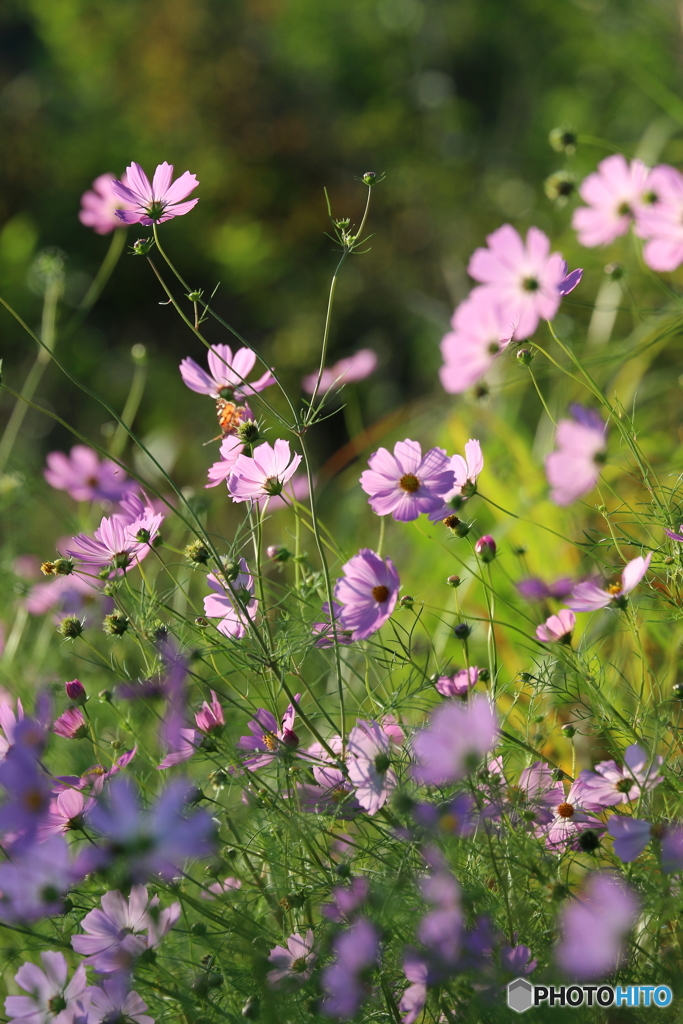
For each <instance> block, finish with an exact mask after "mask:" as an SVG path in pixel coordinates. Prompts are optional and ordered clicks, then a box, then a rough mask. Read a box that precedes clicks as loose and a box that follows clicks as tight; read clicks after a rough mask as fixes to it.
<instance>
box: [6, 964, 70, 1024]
mask: <svg viewBox="0 0 683 1024" xmlns="http://www.w3.org/2000/svg"><path fill="white" fill-rule="evenodd" d="M40 959H41V960H42V963H43V970H42V971H41V969H40V967H37V966H36V965H35V964H30V963H25V964H22V966H21V967H20V968H19V970H18V971H17V973H16V974H15V975H14V980H15V981H16V983H17V985H18V986H19V988H23V990H24V991H25V992H28V993H30V994H29V995H27V996H7V998H6V999H5V1013H6V1014H7V1016H8V1017H9V1018H10V1020H19V1021H23V1022H24V1024H73V1022H74V1020H79V1019H86V1016H87V1006H88V996H87V993H86V985H87V983H88V982H87V979H86V976H85V966H84V965H83V964H80V966H79V967H77V968H76V970H75V972H74V975H73V977H72V978H71V980H70V981H68V980H67V979H68V976H69V971H68V967H67V963H66V960H65V959H64V955H63V954H62V953H53V952H52V951H46V952H45V953H41V954H40ZM87 1019H88V1020H89V1019H90V1018H89V1017H87Z"/></svg>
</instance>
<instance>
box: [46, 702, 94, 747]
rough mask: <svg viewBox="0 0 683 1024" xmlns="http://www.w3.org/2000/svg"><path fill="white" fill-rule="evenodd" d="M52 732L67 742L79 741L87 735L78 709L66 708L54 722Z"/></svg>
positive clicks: (84, 723)
mask: <svg viewBox="0 0 683 1024" xmlns="http://www.w3.org/2000/svg"><path fill="white" fill-rule="evenodd" d="M52 731H53V732H55V733H57V735H58V736H63V737H64V739H67V740H80V739H82V738H83V737H84V736H87V734H88V724H87V722H86V720H85V717H84V715H83V712H82V711H81V709H80V708H68V709H67V710H66V711H65V712H64V714H63V715H60V716H59V718H58V719H57V720H56V721H55V723H54V725H53V726H52Z"/></svg>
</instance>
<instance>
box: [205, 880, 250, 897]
mask: <svg viewBox="0 0 683 1024" xmlns="http://www.w3.org/2000/svg"><path fill="white" fill-rule="evenodd" d="M241 888H242V883H241V882H240V880H239V878H232V877H229V878H224V879H223V881H222V882H212V883H211V885H210V886H209V887H208V892H205V891H204V890H202V892H201V897H202V899H203V900H215V899H216V897H217V896H229V895H230V893H233V892H235V891H236V890H237V889H241Z"/></svg>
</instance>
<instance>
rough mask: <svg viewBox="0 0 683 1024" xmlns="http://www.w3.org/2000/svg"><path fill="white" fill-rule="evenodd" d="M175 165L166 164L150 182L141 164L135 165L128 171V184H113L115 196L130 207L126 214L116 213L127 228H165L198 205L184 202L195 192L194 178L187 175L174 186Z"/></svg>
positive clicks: (120, 182) (122, 212)
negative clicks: (149, 226) (129, 226)
mask: <svg viewBox="0 0 683 1024" xmlns="http://www.w3.org/2000/svg"><path fill="white" fill-rule="evenodd" d="M172 177H173V166H172V164H168V163H166V161H164V162H163V164H159V165H158V167H157V169H156V171H155V172H154V178H153V179H152V182H151V184H150V181H149V178H148V177H147V175H146V174H145V172H144V171H143V169H142V167H141V166H140V164H136V163H132V164H131V165H130V166H129V167H127V168H126V182H125V184H124V182H123V181H113V182H112V186H111V188H112V192H113V194H114V195H115V196H116V197H117V198H118V199H123V201H124V203H126V204H130V205H129V206H128V208H127V209H125V210H117V211H116V216H117V217H118V218H119V220H121V221H123V223H124V224H145V225H150V224H163V222H164V221H166V220H171V218H172V217H180V216H182V215H183V214H184V213H189V212H190V210H191V209H192V208H193V207H194V206H196V205H197V203H198V202H199V199H190V200H188V201H187V202H182V200H183V199H186V197H187V196H189V194H190V192H193V191H194V189H196V187H197V185H198V184H199V182H198V181H197V178H196V176H195V175H194V174H190V172H189V171H185V173H184V174H181V176H180V177H179V178H177V179H176V181H174V182H173V184H171V179H172Z"/></svg>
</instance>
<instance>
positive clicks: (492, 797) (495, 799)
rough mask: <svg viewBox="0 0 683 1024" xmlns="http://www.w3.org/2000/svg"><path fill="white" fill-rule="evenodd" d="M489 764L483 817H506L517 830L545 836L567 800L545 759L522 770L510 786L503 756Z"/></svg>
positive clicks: (484, 818) (495, 818) (493, 818)
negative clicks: (503, 764) (502, 759)
mask: <svg viewBox="0 0 683 1024" xmlns="http://www.w3.org/2000/svg"><path fill="white" fill-rule="evenodd" d="M488 767H489V786H488V794H487V799H486V801H485V804H484V809H483V814H482V819H483V820H484V821H485V822H486V821H501V819H502V818H503V816H505V817H506V818H507V819H508V820H509V822H510V824H511V826H512V827H513V828H515V829H529V830H531V831H532V832H533V833H534V834H535V835H537V836H542V835H544V834H545V830H546V829H547V826H549V825H550V824H551V823H552V821H553V819H554V817H555V815H556V809H557V807H558V806H559V805H560V804H562V803H564V802H565V795H564V786H563V785H562V783H561V782H559V781H556V780H555V779H554V778H553V773H552V772H551V770H550V768H549V767H548V766H547V765H546V764H544V763H543V762H542V761H535V762H534V763H533V764H532V765H529V767H528V768H525V769H524V770H523V772H522V773H521V775H520V776H519V780H518V782H517V784H516V785H513V786H509V785H508V784H507V782H506V779H505V776H504V775H503V773H502V762H501V759H500V758H496V759H495V760H494V761H492V762H490V763H489V766H488ZM498 769H500V771H499V770H498Z"/></svg>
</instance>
